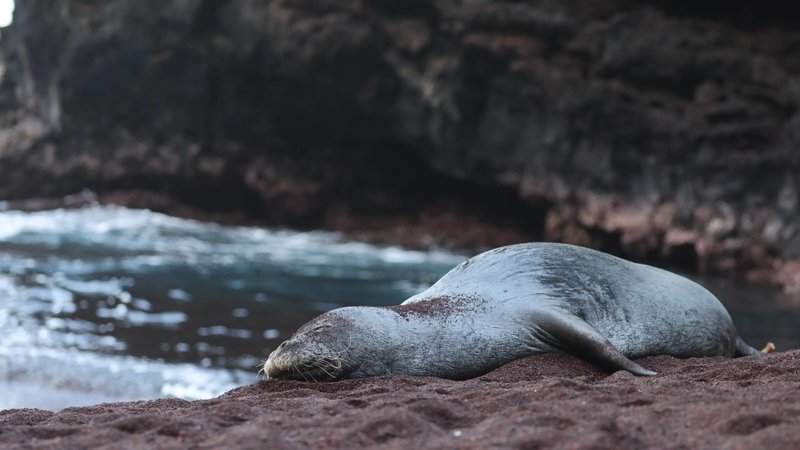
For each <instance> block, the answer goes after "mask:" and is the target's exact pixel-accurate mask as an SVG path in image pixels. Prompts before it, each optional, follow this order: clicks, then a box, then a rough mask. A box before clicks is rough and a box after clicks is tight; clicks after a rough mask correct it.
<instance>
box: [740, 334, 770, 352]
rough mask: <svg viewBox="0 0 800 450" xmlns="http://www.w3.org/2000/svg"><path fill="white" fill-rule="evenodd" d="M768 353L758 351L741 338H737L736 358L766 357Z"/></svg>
mask: <svg viewBox="0 0 800 450" xmlns="http://www.w3.org/2000/svg"><path fill="white" fill-rule="evenodd" d="M765 354H766V353H765V352H762V351H759V350H756V349H754V348H753V347H750V346H749V345H747V344H745V342H744V341H743V340H742V338H740V337H738V336H737V337H736V354H735V356H759V357H760V356H764V355H765Z"/></svg>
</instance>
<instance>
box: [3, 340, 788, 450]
mask: <svg viewBox="0 0 800 450" xmlns="http://www.w3.org/2000/svg"><path fill="white" fill-rule="evenodd" d="M638 362H639V363H640V364H642V365H644V366H645V367H648V368H651V369H654V370H656V371H658V372H659V373H660V374H659V376H657V377H653V378H650V377H635V376H633V375H631V374H629V373H627V372H624V371H619V372H615V373H611V374H608V373H604V372H602V371H600V370H598V369H597V368H595V367H593V366H591V365H589V364H587V363H585V362H583V361H580V360H577V359H574V358H572V357H570V356H567V355H563V354H552V353H551V354H543V355H537V356H532V357H527V358H523V359H520V360H517V361H514V362H511V363H509V364H507V365H505V366H503V367H501V368H499V369H496V370H494V371H492V372H490V373H488V374H486V375H483V376H481V377H478V378H474V379H470V380H466V381H450V380H443V379H436V378H412V377H385V378H370V379H362V380H344V381H339V382H334V383H304V382H299V381H277V380H270V381H259V382H257V383H255V384H252V385H248V386H243V387H240V388H236V389H234V390H232V391H229V392H227V393H225V394H223V395H222V396H220V397H217V398H214V399H210V400H198V401H185V400H177V399H160V400H152V401H138V402H131V403H108V404H100V405H95V406H89V407H75V408H66V409H64V410H62V411H60V412H58V413H51V412H48V411H42V410H35V409H17V410H4V411H0V445H2V446H3V447H4V448H27V447H30V446H34V447H37V448H77V447H83V448H89V447H92V448H97V447H99V446H103V445H106V446H107V445H109V443H113V445H114V448H141V447H143V446H146V447H149V448H185V447H187V446H189V447H193V446H202V447H208V448H222V447H229V448H230V447H248V448H255V447H263V446H265V445H267V446H269V447H270V448H307V447H313V448H360V447H374V446H377V445H380V446H382V447H384V448H444V447H447V448H486V447H488V446H498V447H501V448H530V447H537V448H550V447H570V448H589V447H591V448H642V447H658V448H665V447H670V448H675V447H693V448H697V447H702V448H712V447H713V448H772V449H783V448H786V449H789V448H796V447H797V445H798V444H800V414H798V411H800V350H791V351H787V352H781V353H773V354H770V355H767V356H766V357H764V358H753V357H745V358H737V359H726V358H719V357H716V358H690V359H686V360H681V359H677V358H673V357H669V356H656V357H648V358H643V359H640V360H638Z"/></svg>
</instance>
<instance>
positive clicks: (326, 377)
mask: <svg viewBox="0 0 800 450" xmlns="http://www.w3.org/2000/svg"><path fill="white" fill-rule="evenodd" d="M339 369H341V366H340V365H335V364H334V363H333V362H331V361H324V360H320V361H315V362H312V363H308V362H307V363H300V364H292V365H291V366H284V365H279V364H275V363H273V362H272V361H271V360H269V359H268V360H267V362H266V363H264V372H266V374H267V376H268V377H269V378H270V379H279V380H298V381H333V380H336V379H337V378H339V377H338V376H337V373H338V372H339Z"/></svg>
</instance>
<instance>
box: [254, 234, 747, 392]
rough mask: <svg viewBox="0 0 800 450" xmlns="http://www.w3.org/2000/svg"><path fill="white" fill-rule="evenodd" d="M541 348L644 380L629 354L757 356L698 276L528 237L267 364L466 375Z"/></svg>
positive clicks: (318, 322)
mask: <svg viewBox="0 0 800 450" xmlns="http://www.w3.org/2000/svg"><path fill="white" fill-rule="evenodd" d="M544 352H565V353H570V354H573V355H576V356H578V357H581V358H584V359H587V360H590V361H592V362H594V363H596V364H599V365H602V366H604V367H607V368H612V369H625V370H627V371H629V372H631V373H633V374H636V375H656V373H655V372H653V371H650V370H647V369H645V368H644V367H641V366H640V365H638V364H636V363H635V362H633V361H631V359H630V358H638V357H643V356H648V355H673V356H677V357H692V356H698V357H699V356H728V357H732V356H744V355H753V356H754V355H761V353H760V352H759V351H758V350H755V349H754V348H752V347H750V346H748V345H747V344H745V343H744V342H743V341H742V340H741V339H740V338H739V337H738V335H737V332H736V328H735V327H734V325H733V322H732V321H731V318H730V316H729V315H728V312H727V311H726V310H725V308H724V307H723V306H722V304H721V303H720V302H719V300H717V298H716V297H714V295H713V294H711V293H710V292H708V291H707V290H706V289H705V288H703V287H702V286H700V285H699V284H697V283H695V282H693V281H690V280H688V279H686V278H683V277H681V276H679V275H676V274H674V273H671V272H668V271H666V270H662V269H658V268H655V267H651V266H647V265H643V264H637V263H633V262H630V261H626V260H624V259H620V258H617V257H614V256H611V255H608V254H606V253H602V252H599V251H596V250H591V249H588V248H583V247H576V246H573V245H566V244H554V243H530V244H518V245H511V246H507V247H501V248H497V249H494V250H490V251H488V252H485V253H482V254H480V255H477V256H475V257H473V258H470V259H468V260H467V261H465V262H463V263H461V264H460V265H458V266H457V267H455V268H454V269H452V270H451V271H450V272H448V273H447V274H446V275H444V276H443V277H442V278H441V279H440V280H439V281H438V282H436V284H434V285H433V286H431V287H430V288H429V289H428V290H426V291H424V292H422V293H420V294H417V295H415V296H413V297H411V298H409V299H408V300H406V301H405V302H403V303H402V304H401V305H399V306H391V307H347V308H340V309H336V310H333V311H330V312H327V313H325V314H322V315H321V316H319V317H317V318H316V319H314V320H312V321H311V322H309V323H307V324H305V325H304V326H302V327H301V328H300V329H299V330H297V332H296V333H295V334H294V336H292V338H291V339H289V340H288V341H286V342H284V343H282V344H281V345H280V346H279V347H278V348H277V349H276V350H275V351H274V352H272V354H271V355H270V356H269V359H267V361H266V362H265V363H264V371H265V372H266V373H267V375H268V376H269V377H271V378H291V379H305V380H335V379H342V378H361V377H370V376H381V375H417V376H435V377H441V378H450V379H465V378H470V377H474V376H478V375H481V374H483V373H486V372H488V371H490V370H492V369H494V368H497V367H499V366H501V365H503V364H505V363H507V362H509V361H512V360H514V359H517V358H520V357H523V356H527V355H532V354H536V353H544Z"/></svg>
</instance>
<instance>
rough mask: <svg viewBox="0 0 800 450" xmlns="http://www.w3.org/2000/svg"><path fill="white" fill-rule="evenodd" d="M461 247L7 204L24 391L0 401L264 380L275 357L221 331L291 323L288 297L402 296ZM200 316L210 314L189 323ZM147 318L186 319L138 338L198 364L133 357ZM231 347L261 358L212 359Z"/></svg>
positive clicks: (223, 386)
mask: <svg viewBox="0 0 800 450" xmlns="http://www.w3.org/2000/svg"><path fill="white" fill-rule="evenodd" d="M461 260H463V256H461V255H457V254H451V253H447V252H421V251H414V250H407V249H402V248H399V247H382V246H374V245H370V244H364V243H356V242H347V241H344V240H343V239H342V238H341V237H340V236H339V235H337V234H335V233H327V232H293V231H287V230H267V229H262V228H255V227H230V226H221V225H215V224H207V223H201V222H197V221H193V220H186V219H179V218H175V217H170V216H166V215H164V214H159V213H154V212H151V211H147V210H138V209H127V208H122V207H115V206H92V207H87V208H83V209H73V210H52V211H42V212H19V211H7V210H6V211H2V210H0V330H2V334H1V335H0V390H6V389H12V387H13V392H14V393H16V394H19V393H22V394H20V395H16V394H14V395H5V394H4V395H0V408H9V407H25V406H28V407H29V406H37V407H44V408H48V409H58V408H61V407H64V406H68V405H77V404H87V403H96V402H98V401H120V400H133V399H144V398H154V397H160V396H177V397H181V398H187V399H197V398H208V397H211V396H215V395H218V394H220V393H222V392H224V391H225V390H228V389H230V388H232V387H234V386H236V385H238V384H242V383H249V382H252V381H254V380H255V366H256V365H257V364H258V363H259V362H260V361H261V360H262V359H263V356H264V355H260V354H243V353H242V352H240V353H235V354H234V353H233V352H231V351H229V349H226V348H225V347H223V346H222V345H221V343H224V342H230V339H231V338H238V339H241V340H242V341H240V342H243V343H244V342H245V341H251V340H252V339H263V338H266V339H268V340H272V339H277V338H278V337H280V336H282V335H283V334H284V333H287V334H288V333H290V332H291V329H286V328H281V326H282V325H284V324H282V323H281V324H277V323H275V322H270V320H273V319H274V318H275V316H274V315H273V316H270V315H269V314H266V315H265V312H264V310H263V309H264V308H267V307H270V305H273V304H275V303H276V302H281V301H283V302H287V304H289V305H291V306H292V307H294V308H296V307H297V305H302V307H303V308H305V309H306V310H307V311H310V312H309V314H311V313H313V312H314V311H315V310H316V311H324V310H328V309H331V308H335V307H338V306H342V303H341V302H342V301H348V302H361V301H362V300H363V301H369V300H371V299H375V298H381V296H384V297H386V296H388V297H387V298H392V299H396V298H398V297H402V296H404V295H411V294H413V293H415V292H412V291H415V290H418V289H419V290H421V289H424V287H425V286H426V283H427V284H429V281H433V280H429V279H428V277H429V274H431V273H438V274H441V273H443V272H444V271H445V270H447V269H448V268H449V267H452V266H453V265H455V264H457V263H459V262H460V261H461ZM237 296H238V297H237ZM234 299H239V300H234ZM235 301H240V302H249V303H240V304H236V303H235ZM375 301H377V300H375ZM228 302H229V303H230V304H228ZM210 305H214V308H216V309H214V308H212V309H206V308H207V307H209V306H210ZM220 305H225V308H226V309H220ZM220 310H221V311H224V313H223V314H220V315H219V316H215V315H214V314H216V313H215V312H213V313H207V312H206V311H220ZM193 314H197V316H198V317H195V316H193ZM256 317H257V318H259V320H257V321H254V318H256ZM262 317H263V320H262V319H261V318H262ZM192 320H195V321H198V320H199V321H201V322H202V321H206V322H202V323H201V324H194V325H192V326H194V327H196V328H191V327H190V328H185V327H187V326H189V324H190V322H192ZM207 321H211V322H212V323H210V324H209V323H207ZM248 321H250V322H248ZM214 322H216V323H214ZM248 324H250V327H249V328H248V326H247V325H248ZM293 327H294V326H293ZM287 328H288V326H287ZM149 330H159V333H163V334H162V335H163V336H175V334H174V333H178V332H182V333H183V334H181V335H180V337H178V338H177V339H180V340H181V341H183V342H179V343H177V344H176V343H175V342H178V341H176V340H174V339H173V340H171V341H167V340H163V341H160V342H159V341H157V340H155V341H153V340H150V341H147V340H143V339H141V340H139V341H137V342H139V344H138V345H139V348H140V349H141V348H142V347H143V344H142V343H145V344H147V345H144V346H145V347H147V346H148V345H149V346H151V347H153V348H155V349H161V351H162V352H164V354H169V352H174V353H176V354H177V353H179V354H181V355H183V356H182V357H185V356H186V355H191V357H195V358H198V360H197V364H186V363H169V362H162V361H158V360H153V359H148V358H143V357H133V356H126V355H125V352H128V351H130V348H131V347H132V346H133V345H132V344H131V345H129V339H130V338H131V337H132V336H147V333H150V331H149ZM170 333H173V334H170ZM192 339H193V340H192ZM201 339H202V341H201ZM206 341H207V342H206ZM146 354H158V353H157V352H151V353H146ZM197 355H200V356H197ZM222 360H224V361H228V363H226V364H227V365H226V366H225V367H228V368H230V367H247V368H248V369H252V371H251V372H241V371H239V370H238V369H236V370H230V369H225V370H223V369H221V368H219V367H216V368H215V367H214V366H215V365H218V364H220V363H219V362H218V361H222ZM37 392H40V393H41V394H40V395H38V396H37V395H36V393H37ZM23 394H24V395H23ZM31 395H33V396H34V397H35V398H31V397H30V396H31ZM26 396H28V397H26ZM26 398H27V400H26Z"/></svg>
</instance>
